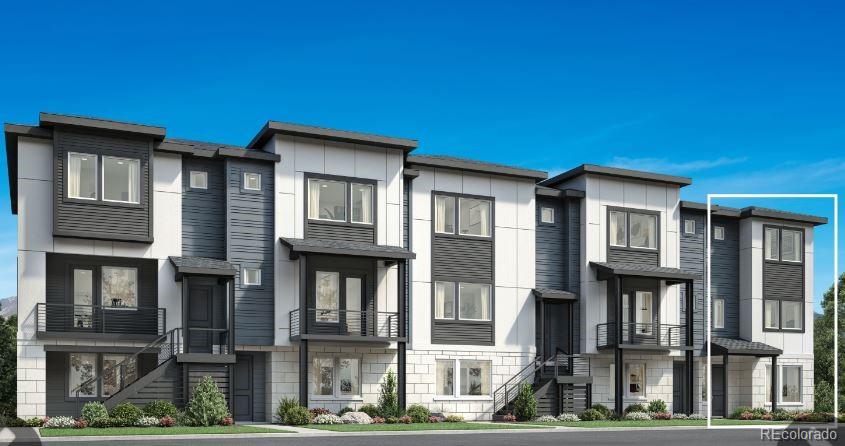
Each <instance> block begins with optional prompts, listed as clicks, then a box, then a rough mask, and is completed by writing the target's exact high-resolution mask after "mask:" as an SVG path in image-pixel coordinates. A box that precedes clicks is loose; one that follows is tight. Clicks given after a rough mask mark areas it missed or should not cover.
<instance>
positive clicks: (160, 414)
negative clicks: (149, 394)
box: [143, 400, 179, 419]
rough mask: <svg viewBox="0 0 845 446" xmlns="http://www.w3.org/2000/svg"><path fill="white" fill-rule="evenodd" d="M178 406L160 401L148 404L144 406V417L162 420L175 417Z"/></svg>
mask: <svg viewBox="0 0 845 446" xmlns="http://www.w3.org/2000/svg"><path fill="white" fill-rule="evenodd" d="M178 411H179V410H178V409H176V406H175V405H174V404H173V403H172V402H170V401H167V400H158V401H153V402H151V403H148V404H147V405H146V406H144V410H143V412H144V415H146V416H148V417H153V418H158V419H162V418H164V417H173V416H175V415H176V412H178Z"/></svg>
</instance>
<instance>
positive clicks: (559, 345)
mask: <svg viewBox="0 0 845 446" xmlns="http://www.w3.org/2000/svg"><path fill="white" fill-rule="evenodd" d="M543 305H545V308H544V311H543V319H544V320H543V357H544V358H550V357H552V356H553V355H555V354H557V353H558V352H560V351H562V352H565V353H567V354H570V353H572V323H571V322H572V317H571V316H572V304H570V303H569V302H545V303H544V304H543Z"/></svg>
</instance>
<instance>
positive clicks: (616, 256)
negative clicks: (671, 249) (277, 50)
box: [607, 246, 660, 266]
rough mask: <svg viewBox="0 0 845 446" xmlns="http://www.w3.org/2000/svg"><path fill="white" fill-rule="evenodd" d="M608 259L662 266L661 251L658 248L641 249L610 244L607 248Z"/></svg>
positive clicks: (616, 261) (617, 261) (614, 261)
mask: <svg viewBox="0 0 845 446" xmlns="http://www.w3.org/2000/svg"><path fill="white" fill-rule="evenodd" d="M607 261H608V262H610V263H638V264H643V265H654V266H660V253H659V252H658V251H656V250H641V249H631V248H619V247H613V246H610V247H608V249H607Z"/></svg>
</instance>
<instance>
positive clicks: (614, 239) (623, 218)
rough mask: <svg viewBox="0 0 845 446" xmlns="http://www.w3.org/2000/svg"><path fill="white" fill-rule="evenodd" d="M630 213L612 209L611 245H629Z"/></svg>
mask: <svg viewBox="0 0 845 446" xmlns="http://www.w3.org/2000/svg"><path fill="white" fill-rule="evenodd" d="M627 218H628V214H626V213H624V212H619V211H610V246H628V225H627Z"/></svg>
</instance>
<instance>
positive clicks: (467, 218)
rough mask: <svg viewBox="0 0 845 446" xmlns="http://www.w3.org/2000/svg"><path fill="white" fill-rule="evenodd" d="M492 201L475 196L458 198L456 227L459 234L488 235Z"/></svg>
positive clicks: (490, 223)
mask: <svg viewBox="0 0 845 446" xmlns="http://www.w3.org/2000/svg"><path fill="white" fill-rule="evenodd" d="M492 209H493V206H492V203H491V202H490V201H489V200H479V199H476V198H459V199H458V212H459V213H458V229H459V231H460V234H461V235H471V236H476V237H490V232H491V231H490V228H491V226H492V221H491V217H492Z"/></svg>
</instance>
